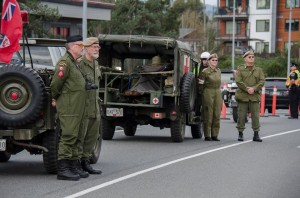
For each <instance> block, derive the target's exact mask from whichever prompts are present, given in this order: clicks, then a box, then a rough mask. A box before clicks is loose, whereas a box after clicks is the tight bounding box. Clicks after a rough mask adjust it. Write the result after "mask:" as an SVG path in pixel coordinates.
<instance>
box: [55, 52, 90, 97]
mask: <svg viewBox="0 0 300 198" xmlns="http://www.w3.org/2000/svg"><path fill="white" fill-rule="evenodd" d="M50 87H51V93H52V98H54V99H56V100H57V99H58V98H59V96H60V95H61V94H62V93H67V94H68V93H69V94H71V93H73V92H77V91H80V92H83V91H85V80H84V78H83V76H82V74H81V72H80V71H79V67H78V65H77V64H76V60H75V59H74V58H73V56H72V55H71V54H70V53H69V52H66V53H65V55H64V56H63V57H62V58H61V59H60V60H59V61H58V63H57V65H56V66H55V73H54V75H53V78H52V82H51V85H50Z"/></svg>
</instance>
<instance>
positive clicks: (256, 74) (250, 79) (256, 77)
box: [235, 50, 265, 142]
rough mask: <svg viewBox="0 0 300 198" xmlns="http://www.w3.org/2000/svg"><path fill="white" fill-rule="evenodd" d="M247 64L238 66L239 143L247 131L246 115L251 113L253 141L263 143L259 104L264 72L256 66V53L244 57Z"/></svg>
mask: <svg viewBox="0 0 300 198" xmlns="http://www.w3.org/2000/svg"><path fill="white" fill-rule="evenodd" d="M243 58H244V61H245V63H244V64H242V65H240V66H238V68H237V72H236V84H237V86H238V89H237V91H236V95H235V99H236V101H237V102H238V120H237V126H236V128H237V129H238V132H239V135H238V141H244V138H243V131H244V130H245V115H246V114H247V113H248V109H249V112H250V113H251V119H252V129H253V131H254V136H253V141H256V142H262V139H261V138H260V137H259V134H258V133H259V130H260V122H259V117H260V115H259V113H260V112H259V111H260V106H259V102H260V99H261V90H262V87H263V86H264V84H265V76H264V73H263V70H262V69H261V68H259V67H257V66H256V65H255V64H254V52H253V51H252V50H251V51H247V52H246V53H245V54H244V55H243Z"/></svg>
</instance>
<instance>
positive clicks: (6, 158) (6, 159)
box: [0, 151, 11, 162]
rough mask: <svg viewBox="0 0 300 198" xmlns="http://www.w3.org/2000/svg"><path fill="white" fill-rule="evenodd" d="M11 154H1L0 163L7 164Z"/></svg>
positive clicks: (4, 152) (3, 152)
mask: <svg viewBox="0 0 300 198" xmlns="http://www.w3.org/2000/svg"><path fill="white" fill-rule="evenodd" d="M10 156H11V154H10V153H8V152H6V151H1V152H0V162H7V161H8V160H9V159H10Z"/></svg>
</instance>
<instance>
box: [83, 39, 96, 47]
mask: <svg viewBox="0 0 300 198" xmlns="http://www.w3.org/2000/svg"><path fill="white" fill-rule="evenodd" d="M93 44H98V45H99V40H98V38H97V37H89V38H86V39H85V40H84V41H83V46H84V47H88V46H91V45H93Z"/></svg>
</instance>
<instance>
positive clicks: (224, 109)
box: [221, 100, 230, 120]
mask: <svg viewBox="0 0 300 198" xmlns="http://www.w3.org/2000/svg"><path fill="white" fill-rule="evenodd" d="M221 119H222V120H230V118H226V105H225V102H224V100H223V104H222V112H221Z"/></svg>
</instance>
